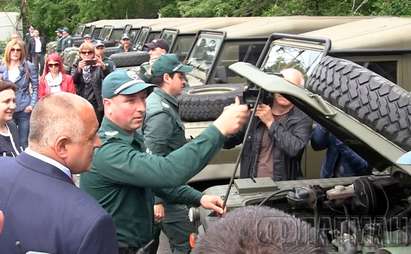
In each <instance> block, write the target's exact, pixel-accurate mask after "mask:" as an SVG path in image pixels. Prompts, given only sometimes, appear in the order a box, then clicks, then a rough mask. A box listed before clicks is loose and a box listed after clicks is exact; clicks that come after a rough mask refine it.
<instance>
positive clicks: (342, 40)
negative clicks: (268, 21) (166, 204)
mask: <svg viewBox="0 0 411 254" xmlns="http://www.w3.org/2000/svg"><path fill="white" fill-rule="evenodd" d="M410 24H411V19H409V18H390V17H383V18H374V19H368V20H367V19H364V20H359V21H354V22H353V23H347V24H343V25H338V26H335V27H331V28H327V29H324V30H319V31H313V32H310V33H307V34H304V35H302V36H292V35H283V34H274V35H273V36H272V37H271V38H270V39H269V40H268V42H267V44H266V46H265V48H264V50H263V51H262V55H261V57H260V59H259V61H258V63H257V66H258V67H255V66H253V65H250V64H248V63H236V64H233V65H231V66H230V67H229V68H230V70H231V71H233V72H234V73H236V74H238V75H240V76H241V77H243V78H245V79H246V80H247V81H248V82H249V84H255V85H257V87H260V88H262V89H263V90H265V91H269V92H271V93H274V92H276V93H281V94H283V95H285V96H286V97H287V98H288V99H289V100H291V101H292V102H293V103H294V104H295V105H296V106H297V107H299V108H300V109H301V110H303V111H304V112H306V113H307V114H308V115H310V116H311V117H312V118H313V119H314V120H315V121H316V122H318V123H320V124H321V125H322V126H324V127H326V128H327V129H328V130H330V131H331V132H332V133H333V134H334V135H335V136H337V137H338V138H339V139H341V140H342V141H343V142H344V143H345V144H347V145H348V146H350V148H352V149H353V150H354V151H356V152H357V153H358V154H360V155H361V156H362V157H363V158H365V159H366V160H367V161H368V163H369V165H370V166H371V167H372V169H373V174H372V175H370V176H365V177H348V178H331V179H309V178H318V173H319V167H320V166H319V160H320V158H318V157H316V156H315V155H313V154H311V153H310V152H306V155H305V159H304V161H303V165H304V166H305V172H304V173H305V176H306V177H305V178H306V179H304V180H293V181H281V182H274V181H272V180H271V178H255V179H237V180H234V181H233V185H232V187H231V188H229V186H228V185H220V186H214V187H211V188H209V189H207V190H206V191H205V193H206V194H213V195H219V196H222V197H225V198H226V202H227V203H226V205H227V209H228V210H231V209H235V208H238V207H241V206H246V205H267V206H270V207H274V208H277V209H281V210H283V211H285V212H287V213H290V214H293V215H294V216H297V217H301V218H304V219H305V220H307V221H309V222H310V223H312V224H313V226H315V228H316V230H317V231H318V235H321V236H323V237H324V239H326V247H327V251H328V252H329V253H375V252H376V251H377V250H382V249H384V250H385V251H386V252H384V253H409V252H410V251H411V249H410V248H409V247H407V246H408V245H409V242H408V239H409V238H408V237H409V234H410V232H409V227H408V225H409V211H410V203H409V200H410V196H409V195H410V187H411V178H410V173H411V167H410V166H409V165H401V164H399V163H397V160H398V159H399V158H400V157H401V156H402V155H404V153H405V152H406V151H409V150H410V148H411V133H410V132H411V129H410V127H409V126H410V124H411V111H410V110H409V109H410V106H411V95H410V94H409V92H408V89H409V87H408V85H409V84H410V80H407V77H409V74H408V72H409V71H408V69H407V68H406V66H410V65H409V64H410V63H411V61H410V60H411V58H410V53H411V50H410V48H409V47H408V45H411V36H409V34H410V33H409V32H410V31H411V26H410ZM367 26H368V28H367ZM327 31H328V32H329V34H327V36H325V35H326V32H327ZM314 35H316V37H314ZM327 37H328V38H327ZM376 40H378V41H376ZM397 40H398V41H397ZM347 59H350V60H353V61H355V62H358V64H356V63H354V62H353V61H350V60H347ZM286 67H294V68H297V69H299V70H301V71H303V72H304V73H305V75H306V77H307V80H306V84H305V87H304V88H300V87H296V86H294V85H291V84H289V83H288V82H286V81H284V80H283V79H282V78H280V77H278V76H276V75H275V73H277V72H278V71H279V70H281V69H283V68H286ZM366 67H368V68H369V69H367V68H366ZM370 69H372V71H371V70H370ZM404 71H405V72H407V73H404ZM394 78H395V79H394ZM390 80H394V81H396V82H397V83H398V84H399V85H397V84H395V83H393V82H392V81H390ZM407 84H408V85H407ZM400 85H401V86H402V87H401V86H400ZM307 150H309V149H307ZM311 152H312V151H311ZM221 156H223V155H221ZM234 161H235V160H233V161H232V162H234ZM226 166H227V165H226ZM226 170H227V168H224V167H223V166H222V167H221V168H220V171H224V172H226ZM227 171H228V170H227ZM228 174H229V175H232V174H233V170H231V172H228ZM191 217H192V219H193V221H195V222H196V223H198V224H201V226H200V230H207V227H208V226H209V225H210V224H211V223H214V222H215V221H218V218H216V217H214V216H213V214H211V213H210V212H209V211H207V210H204V209H197V210H195V209H194V210H192V211H191ZM324 220H326V221H324ZM394 221H395V223H394ZM328 222H331V223H328ZM354 224H355V225H354ZM347 225H351V226H352V227H351V226H350V228H349V229H347V227H346V226H347ZM353 225H354V226H353ZM347 251H351V252H347Z"/></svg>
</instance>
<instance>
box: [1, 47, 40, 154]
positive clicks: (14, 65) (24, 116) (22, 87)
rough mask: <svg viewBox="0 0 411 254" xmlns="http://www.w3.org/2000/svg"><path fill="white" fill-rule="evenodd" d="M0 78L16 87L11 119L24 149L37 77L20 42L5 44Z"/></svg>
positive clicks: (36, 91)
mask: <svg viewBox="0 0 411 254" xmlns="http://www.w3.org/2000/svg"><path fill="white" fill-rule="evenodd" d="M0 76H1V79H2V80H7V81H10V82H12V83H14V84H15V85H16V86H17V89H16V110H15V112H14V114H13V119H14V122H15V123H16V124H17V127H18V133H19V139H20V145H21V146H23V147H24V148H25V147H27V144H28V135H29V122H30V115H31V111H32V110H33V107H34V105H35V104H36V102H37V96H38V95H37V93H38V75H37V71H36V69H35V68H34V65H33V64H32V63H30V62H29V61H26V50H25V45H24V42H23V41H22V40H20V39H12V40H10V41H9V42H8V43H7V45H6V49H5V52H4V57H3V63H2V65H1V66H0Z"/></svg>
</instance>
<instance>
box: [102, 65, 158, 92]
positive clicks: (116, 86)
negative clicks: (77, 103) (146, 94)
mask: <svg viewBox="0 0 411 254" xmlns="http://www.w3.org/2000/svg"><path fill="white" fill-rule="evenodd" d="M154 86H155V85H153V84H148V83H146V82H144V81H143V80H142V79H141V78H140V77H139V76H138V75H137V74H136V73H135V72H132V71H126V70H115V71H113V72H112V73H110V74H109V75H108V76H107V77H106V78H105V79H104V80H103V85H102V89H101V90H102V92H101V93H102V96H103V98H112V97H114V96H116V95H119V94H123V95H129V94H135V93H139V92H141V91H144V90H146V89H147V88H151V87H154Z"/></svg>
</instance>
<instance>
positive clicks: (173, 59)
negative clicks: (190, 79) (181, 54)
mask: <svg viewBox="0 0 411 254" xmlns="http://www.w3.org/2000/svg"><path fill="white" fill-rule="evenodd" d="M192 70H193V67H192V66H190V65H186V64H183V63H182V62H180V60H178V57H177V56H176V55H175V54H165V55H162V56H160V57H159V58H158V59H157V60H156V61H155V62H154V64H153V66H152V68H151V72H152V74H153V77H159V76H162V75H163V74H165V73H175V72H182V73H187V72H191V71H192Z"/></svg>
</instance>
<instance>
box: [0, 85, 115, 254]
mask: <svg viewBox="0 0 411 254" xmlns="http://www.w3.org/2000/svg"><path fill="white" fill-rule="evenodd" d="M97 129H98V122H97V118H96V115H95V113H94V109H93V107H92V106H91V104H90V103H89V102H87V100H85V99H83V98H81V97H79V96H77V95H74V94H70V93H63V92H62V93H56V94H53V95H49V96H46V97H44V98H43V99H42V100H41V101H40V102H39V103H38V104H37V105H36V107H35V108H34V110H33V112H32V115H31V119H30V134H29V147H28V148H27V149H26V151H25V152H23V153H21V154H20V155H19V156H17V157H16V158H12V159H11V158H10V159H5V158H2V159H1V160H0V168H1V169H2V170H1V171H2V173H1V174H0V210H2V211H3V213H4V217H5V221H6V223H5V225H4V229H3V234H2V237H0V253H20V252H21V253H26V252H28V251H42V252H47V253H62V254H64V253H67V254H68V253H84V254H85V253H88V254H90V253H117V251H118V246H117V240H116V236H115V228H114V224H113V221H112V219H111V217H110V216H109V215H108V214H107V213H106V212H105V211H104V210H103V209H102V208H101V207H100V206H99V205H98V204H97V203H96V201H95V200H94V199H92V198H91V197H89V196H88V195H87V194H85V193H83V192H81V191H80V190H79V189H78V188H77V187H76V186H75V185H74V183H73V181H72V174H78V173H81V172H84V171H86V170H88V168H89V166H90V164H91V159H92V155H93V150H94V148H95V147H98V146H100V140H99V138H98V136H97V134H96V133H97Z"/></svg>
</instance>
